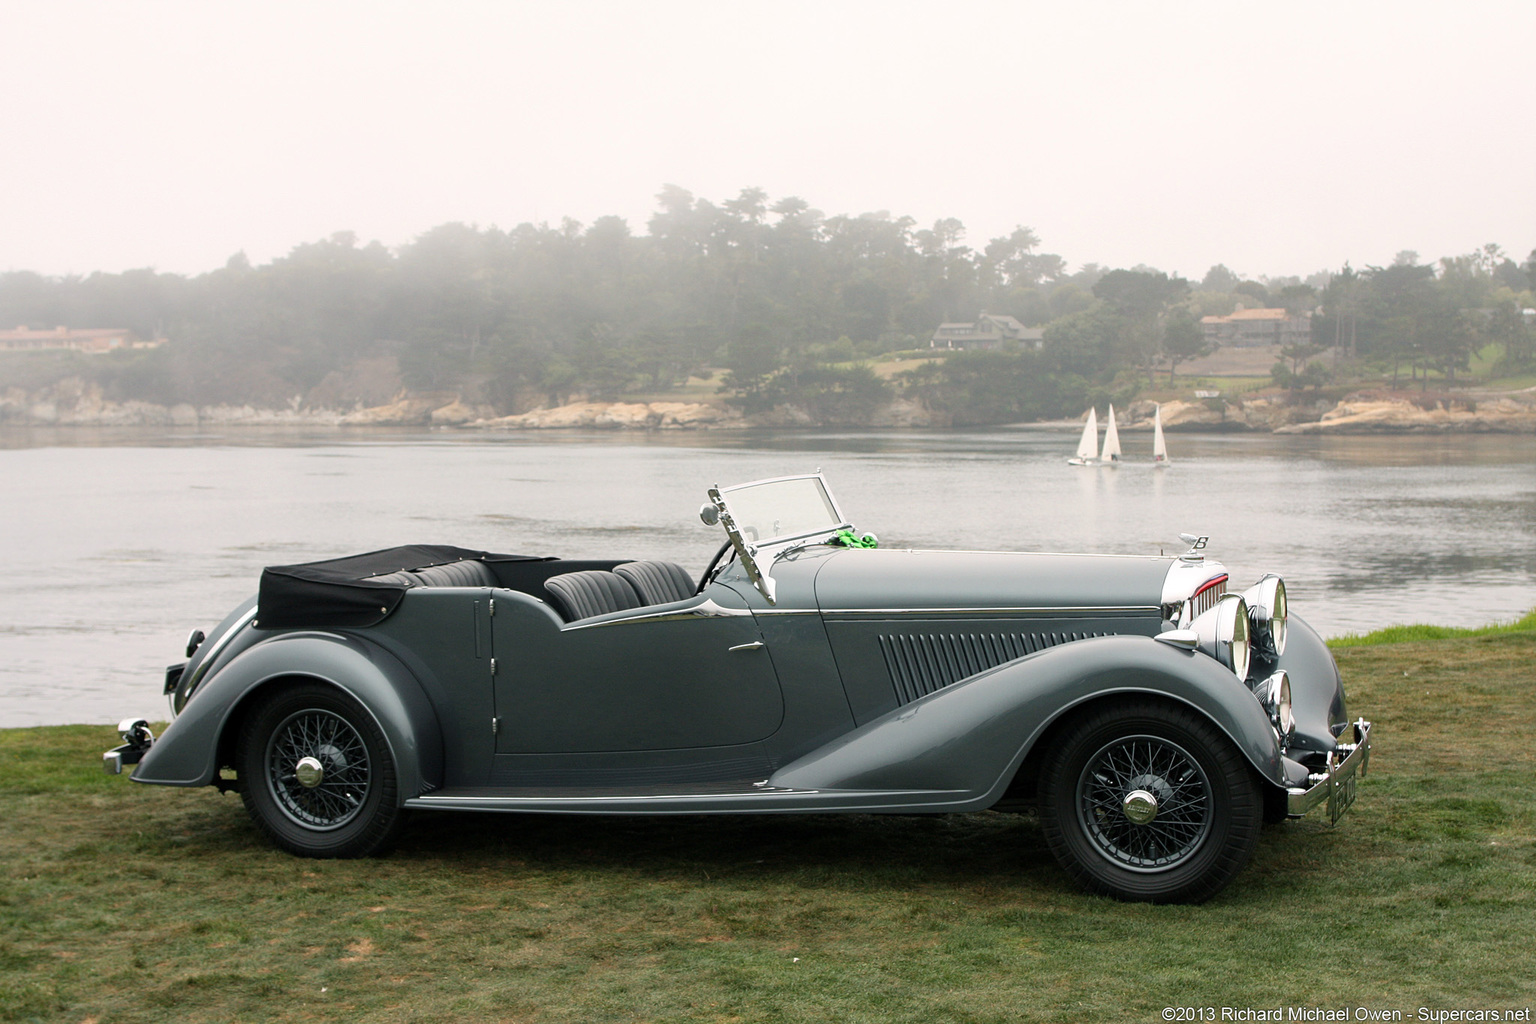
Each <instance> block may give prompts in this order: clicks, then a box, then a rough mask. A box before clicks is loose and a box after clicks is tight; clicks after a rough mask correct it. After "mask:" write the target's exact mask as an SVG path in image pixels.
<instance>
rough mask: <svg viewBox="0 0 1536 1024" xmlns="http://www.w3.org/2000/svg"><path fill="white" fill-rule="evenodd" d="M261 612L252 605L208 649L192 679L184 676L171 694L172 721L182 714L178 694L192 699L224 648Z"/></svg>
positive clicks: (184, 705) (259, 607)
mask: <svg viewBox="0 0 1536 1024" xmlns="http://www.w3.org/2000/svg"><path fill="white" fill-rule="evenodd" d="M260 610H261V606H260V605H254V604H253V605H251V609H250V611H248V612H246V613H245V614H244V615H242V616H240V618H238V619H236V620H235V621H234V622H233V623H231V624H230V627H229V628H228V629H226V630H225V631H224V635H223V636H221V637H219V638H218V639H217V640H215V641H214V642H213V646H212V647H210V648H208V652H207V653H206V654H204V655H203V660H202V661H200V662H198V663H197V668H195V669H193V670H192V675H191V678H187V677H185V676H183V677H182V681H181V682H179V683H177V685H176V689H175V691H173V692H172V693H171V694H170V702H171V718H172V720H174V719H175V718H176V716H177V715H179V714H180V713H181V709H180V708H178V707H177V706H176V695H177V694H178V693H185V694H186V695H187V698H188V699H190V698H191V696H192V694H193V693H196V692H197V687H198V685H199V684H200V683H202V681H203V677H204V676H206V675H207V674H208V671H209V670H210V669H211V668H212V667H213V663H214V662H216V661H218V660H219V655H221V654H223V653H224V648H226V647H228V646H229V644H230V641H232V640H234V638H235V635H236V634H237V633H239V632H240V631H242V630H243V629H245V628H246V627H247V626H249V625H250V624H251V623H252V622H253V621H255V619H256V613H257V612H259V611H260ZM181 703H182V707H186V703H187V702H186V700H183V701H182V702H181Z"/></svg>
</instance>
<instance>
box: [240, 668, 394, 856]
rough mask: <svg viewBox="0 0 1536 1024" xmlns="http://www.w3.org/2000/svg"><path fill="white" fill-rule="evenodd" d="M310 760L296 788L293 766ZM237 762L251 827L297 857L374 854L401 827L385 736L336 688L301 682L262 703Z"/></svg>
mask: <svg viewBox="0 0 1536 1024" xmlns="http://www.w3.org/2000/svg"><path fill="white" fill-rule="evenodd" d="M310 759H312V761H313V762H314V763H311V764H309V765H305V768H306V775H307V776H308V777H309V778H311V779H314V781H313V782H307V783H301V782H300V781H299V778H298V767H299V765H300V764H301V762H302V761H304V760H310ZM235 763H236V767H237V770H238V771H239V773H240V781H241V787H240V797H241V799H242V800H244V801H245V809H246V810H247V811H248V812H250V815H251V818H252V820H254V821H255V822H256V826H257V827H258V828H260V829H261V831H262V832H264V833H266V835H267V837H268V838H269V839H271V840H272V842H274V843H276V844H277V845H278V846H280V847H282V848H283V849H285V850H287V851H289V852H290V853H296V854H298V855H299V856H301V857H366V856H369V855H370V854H375V853H379V852H381V851H383V850H384V849H386V848H387V847H388V846H389V844H390V843H391V842H393V841H394V839H395V837H396V836H397V835H398V834H399V832H400V829H401V827H402V826H403V825H404V824H405V810H404V808H402V807H399V806H397V799H396V796H397V785H396V781H395V764H394V759H393V758H392V757H390V753H389V744H388V743H387V742H385V739H384V734H383V733H382V732H381V731H380V729H379V727H378V724H377V723H376V722H374V720H373V716H371V715H369V714H368V712H367V711H365V710H364V709H363V707H362V705H361V704H359V703H358V702H357V701H356V700H354V699H353V698H352V697H351V696H350V695H348V694H346V693H344V692H342V691H341V690H338V689H336V688H335V687H332V686H327V685H324V684H322V683H300V684H296V685H293V686H288V687H284V688H283V689H281V690H279V691H277V692H276V693H273V694H271V695H270V696H268V697H266V698H264V699H263V700H262V701H261V703H260V704H258V705H257V707H256V708H255V709H254V710H253V711H252V713H251V715H250V716H249V717H248V718H247V719H246V720H245V724H244V728H243V730H242V734H241V737H240V743H239V748H238V750H237V753H236V758H235ZM317 776H318V778H317Z"/></svg>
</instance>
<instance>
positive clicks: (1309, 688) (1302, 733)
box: [1274, 615, 1349, 757]
mask: <svg viewBox="0 0 1536 1024" xmlns="http://www.w3.org/2000/svg"><path fill="white" fill-rule="evenodd" d="M1274 667H1275V668H1282V669H1285V672H1286V675H1288V676H1290V679H1291V711H1292V713H1293V714H1294V715H1295V716H1296V737H1295V739H1293V740H1292V741H1291V750H1292V751H1293V753H1292V755H1291V756H1293V757H1298V756H1300V755H1299V754H1296V753H1294V752H1295V751H1308V750H1312V751H1321V752H1323V753H1328V752H1329V751H1332V750H1336V749H1337V748H1338V736H1339V734H1340V733H1342V732H1343V731H1344V727H1345V726H1347V725H1348V724H1349V711H1348V709H1347V708H1346V707H1345V704H1344V683H1343V681H1342V680H1341V679H1340V678H1339V666H1338V663H1337V662H1335V661H1334V660H1333V652H1332V651H1330V650H1328V645H1327V644H1326V643H1325V642H1324V641H1323V638H1322V637H1320V636H1318V635H1317V631H1316V630H1315V629H1313V628H1312V627H1311V626H1309V625H1307V624H1306V623H1305V622H1303V621H1301V619H1299V618H1297V617H1296V616H1295V615H1292V616H1291V621H1290V625H1289V627H1288V634H1287V639H1286V641H1285V654H1283V655H1281V656H1280V658H1279V660H1278V661H1277V662H1276V663H1275V666H1274Z"/></svg>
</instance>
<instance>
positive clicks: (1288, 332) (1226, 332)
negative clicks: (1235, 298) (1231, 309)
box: [1200, 309, 1312, 348]
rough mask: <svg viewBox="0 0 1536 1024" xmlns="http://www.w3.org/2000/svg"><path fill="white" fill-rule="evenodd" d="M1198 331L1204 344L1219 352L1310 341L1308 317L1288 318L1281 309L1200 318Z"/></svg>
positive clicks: (1310, 325) (1308, 314)
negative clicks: (1216, 347)
mask: <svg viewBox="0 0 1536 1024" xmlns="http://www.w3.org/2000/svg"><path fill="white" fill-rule="evenodd" d="M1200 327H1201V330H1202V331H1204V333H1205V342H1206V344H1208V345H1219V346H1221V347H1222V348H1268V347H1271V346H1275V345H1306V344H1310V343H1311V341H1312V314H1311V313H1301V314H1299V315H1297V316H1292V315H1291V314H1289V313H1287V312H1286V311H1285V310H1283V309H1240V310H1238V311H1237V312H1236V313H1233V314H1232V315H1231V316H1208V317H1203V318H1202V319H1201V320H1200Z"/></svg>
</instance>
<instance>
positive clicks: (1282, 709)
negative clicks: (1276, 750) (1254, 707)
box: [1254, 671, 1296, 749]
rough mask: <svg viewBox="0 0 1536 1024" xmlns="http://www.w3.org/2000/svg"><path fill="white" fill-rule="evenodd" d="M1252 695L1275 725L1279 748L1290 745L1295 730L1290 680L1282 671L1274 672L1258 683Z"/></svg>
mask: <svg viewBox="0 0 1536 1024" xmlns="http://www.w3.org/2000/svg"><path fill="white" fill-rule="evenodd" d="M1254 696H1255V697H1258V698H1259V703H1260V704H1263V705H1264V710H1265V711H1267V712H1269V722H1270V724H1271V725H1273V726H1274V727H1275V735H1276V736H1278V737H1279V738H1280V746H1281V748H1282V749H1283V748H1285V747H1287V746H1289V745H1290V742H1291V736H1292V735H1294V734H1295V732H1296V716H1295V715H1293V714H1292V713H1291V680H1290V677H1289V676H1287V675H1286V674H1285V672H1284V671H1280V672H1276V673H1275V674H1274V675H1272V676H1270V677H1269V678H1268V679H1266V680H1264V681H1263V682H1262V683H1260V684H1259V686H1258V689H1256V690H1254Z"/></svg>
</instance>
